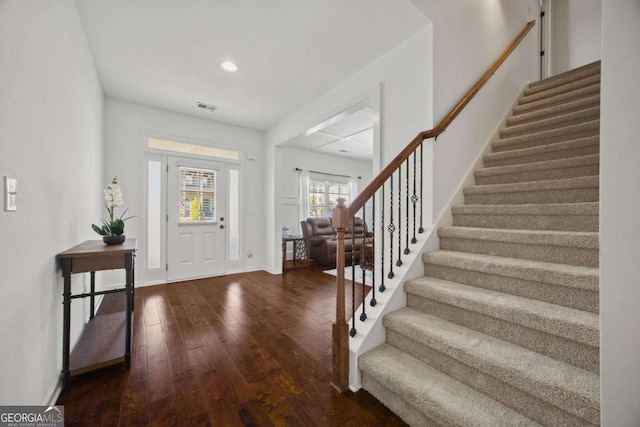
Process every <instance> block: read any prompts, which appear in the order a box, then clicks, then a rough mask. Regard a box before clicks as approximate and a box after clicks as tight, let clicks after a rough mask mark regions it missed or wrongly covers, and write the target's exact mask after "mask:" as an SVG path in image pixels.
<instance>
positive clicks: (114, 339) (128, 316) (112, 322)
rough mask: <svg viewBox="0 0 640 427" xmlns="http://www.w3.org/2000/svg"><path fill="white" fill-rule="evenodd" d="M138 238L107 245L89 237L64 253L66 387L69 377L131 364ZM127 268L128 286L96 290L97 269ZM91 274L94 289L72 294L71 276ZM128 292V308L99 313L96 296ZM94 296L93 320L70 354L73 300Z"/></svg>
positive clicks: (62, 259)
mask: <svg viewBox="0 0 640 427" xmlns="http://www.w3.org/2000/svg"><path fill="white" fill-rule="evenodd" d="M135 252H136V239H127V240H126V241H125V242H124V243H123V244H120V245H105V244H104V243H103V242H102V241H101V240H87V241H86V242H84V243H81V244H79V245H77V246H74V247H72V248H70V249H67V250H66V251H64V252H60V253H59V254H58V255H57V256H56V258H57V259H59V260H60V264H61V267H62V277H63V278H64V293H63V306H64V314H63V331H62V376H63V379H62V381H63V387H64V386H66V385H67V383H68V380H69V377H70V376H73V375H79V374H82V373H84V372H88V371H91V370H94V369H99V368H103V367H105V366H109V365H113V364H116V363H120V362H125V363H126V366H127V367H128V366H129V357H130V355H131V322H132V311H133V271H134V256H135ZM120 268H123V269H124V270H125V286H124V288H119V289H112V290H107V291H99V292H96V290H95V272H96V271H101V270H114V269H120ZM87 272H88V273H91V291H90V292H89V293H82V294H76V295H72V294H71V275H72V274H74V273H87ZM119 292H124V298H125V311H123V312H118V313H111V314H108V315H104V316H95V313H94V311H95V297H96V295H106V294H113V293H119ZM86 297H89V298H91V300H90V313H89V323H88V324H87V326H86V327H85V329H84V331H83V332H82V335H81V336H80V339H79V340H78V343H77V344H76V347H75V348H74V351H73V353H70V342H69V340H70V334H71V300H73V299H76V298H86Z"/></svg>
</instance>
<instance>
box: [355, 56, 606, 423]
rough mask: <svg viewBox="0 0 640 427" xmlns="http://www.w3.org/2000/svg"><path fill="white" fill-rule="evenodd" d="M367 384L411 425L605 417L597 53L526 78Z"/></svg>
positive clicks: (409, 288)
mask: <svg viewBox="0 0 640 427" xmlns="http://www.w3.org/2000/svg"><path fill="white" fill-rule="evenodd" d="M518 104H519V105H518V106H517V107H515V108H514V110H513V115H512V116H511V117H510V118H509V119H508V120H507V124H506V127H504V128H503V129H502V130H501V131H500V137H499V139H497V140H496V141H494V142H493V143H492V153H491V154H488V155H486V156H485V157H484V166H485V167H484V168H482V169H480V170H477V171H476V172H475V184H476V185H474V186H472V187H468V188H465V189H464V196H465V205H463V206H455V207H453V226H451V227H442V228H440V229H439V231H438V234H439V237H440V248H441V249H440V250H438V251H435V252H430V253H425V254H423V261H424V264H425V276H424V277H421V278H419V279H415V280H411V281H409V282H407V283H406V284H405V286H404V288H405V290H406V292H407V300H408V306H407V307H406V308H404V309H402V310H400V311H397V312H394V313H391V314H388V315H386V316H385V318H384V324H385V326H386V328H387V341H386V344H384V345H382V346H380V347H378V348H376V349H374V350H372V351H370V352H368V353H366V354H365V355H363V356H362V357H360V359H359V366H360V369H361V370H362V385H363V387H364V388H365V389H366V390H368V391H369V392H370V393H371V394H373V395H374V396H375V397H377V398H378V399H379V400H380V401H381V402H383V403H384V404H385V405H387V406H388V407H389V408H391V409H392V410H393V411H395V412H396V413H397V414H399V415H400V416H401V417H402V418H403V419H404V420H405V421H406V422H407V423H408V424H410V425H412V426H421V427H423V426H430V425H441V426H465V427H466V426H492V427H493V426H529V425H545V426H583V425H599V423H600V392H599V381H600V380H599V315H598V192H599V184H598V182H599V154H598V153H599V117H600V63H599V62H596V63H593V64H590V65H587V66H584V67H581V68H578V69H576V70H572V71H570V72H567V73H564V74H561V75H558V76H555V77H553V78H550V79H547V80H543V81H540V82H536V83H532V84H531V85H530V86H529V87H528V88H527V89H526V90H525V91H524V94H523V96H522V97H521V98H520V99H519V101H518Z"/></svg>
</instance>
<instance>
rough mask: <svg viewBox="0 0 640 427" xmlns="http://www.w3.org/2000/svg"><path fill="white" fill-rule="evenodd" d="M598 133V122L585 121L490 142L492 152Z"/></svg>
mask: <svg viewBox="0 0 640 427" xmlns="http://www.w3.org/2000/svg"><path fill="white" fill-rule="evenodd" d="M599 135H600V123H599V121H595V122H586V123H582V124H579V125H575V126H568V127H564V128H560V129H554V130H550V131H544V132H541V133H539V134H534V135H523V136H518V137H513V138H510V139H499V140H497V141H495V142H494V143H493V144H491V147H492V150H493V152H494V153H501V152H503V151H511V150H521V149H523V148H533V147H540V146H543V145H549V144H556V143H559V142H567V141H571V140H574V139H579V138H588V137H593V136H599Z"/></svg>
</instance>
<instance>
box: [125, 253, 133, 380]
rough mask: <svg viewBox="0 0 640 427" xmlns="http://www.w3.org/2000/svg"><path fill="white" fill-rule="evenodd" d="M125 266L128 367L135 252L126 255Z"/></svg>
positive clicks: (126, 357)
mask: <svg viewBox="0 0 640 427" xmlns="http://www.w3.org/2000/svg"><path fill="white" fill-rule="evenodd" d="M124 268H125V271H126V285H125V288H126V291H125V305H126V307H125V310H126V313H125V316H126V317H125V319H126V321H125V328H126V329H125V350H124V358H125V363H126V364H127V368H129V363H130V359H131V311H132V308H133V290H132V288H133V254H131V253H128V254H125V255H124Z"/></svg>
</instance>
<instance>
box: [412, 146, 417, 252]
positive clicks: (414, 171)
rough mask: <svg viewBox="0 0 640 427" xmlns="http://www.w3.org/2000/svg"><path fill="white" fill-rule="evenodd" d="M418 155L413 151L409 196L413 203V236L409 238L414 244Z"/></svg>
mask: <svg viewBox="0 0 640 427" xmlns="http://www.w3.org/2000/svg"><path fill="white" fill-rule="evenodd" d="M417 157H418V153H416V152H415V151H414V152H413V195H412V196H411V203H413V238H412V239H411V243H412V244H415V243H416V242H417V241H418V239H416V203H418V196H416V158H417Z"/></svg>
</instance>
